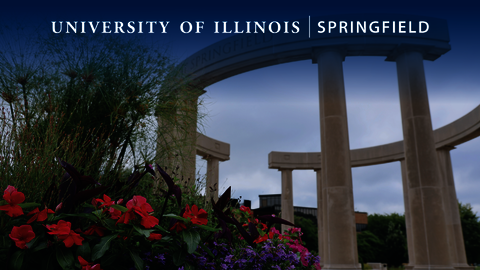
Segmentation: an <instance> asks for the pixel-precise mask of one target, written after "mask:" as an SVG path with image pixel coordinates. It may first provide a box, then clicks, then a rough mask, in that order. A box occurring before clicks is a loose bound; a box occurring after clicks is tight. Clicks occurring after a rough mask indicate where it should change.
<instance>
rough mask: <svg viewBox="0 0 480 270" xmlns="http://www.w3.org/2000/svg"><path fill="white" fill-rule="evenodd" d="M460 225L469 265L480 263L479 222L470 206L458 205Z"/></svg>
mask: <svg viewBox="0 0 480 270" xmlns="http://www.w3.org/2000/svg"><path fill="white" fill-rule="evenodd" d="M458 206H459V208H460V220H461V223H462V232H463V241H464V243H465V253H466V255H467V262H468V263H469V264H473V263H477V264H478V263H480V220H479V217H478V216H477V213H476V212H475V213H474V212H473V210H472V209H473V208H472V206H471V205H470V204H469V203H467V204H462V203H458Z"/></svg>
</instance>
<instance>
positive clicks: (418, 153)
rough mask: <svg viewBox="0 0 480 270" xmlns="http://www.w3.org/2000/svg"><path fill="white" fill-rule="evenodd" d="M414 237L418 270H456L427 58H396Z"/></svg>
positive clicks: (418, 54) (416, 55) (401, 55)
mask: <svg viewBox="0 0 480 270" xmlns="http://www.w3.org/2000/svg"><path fill="white" fill-rule="evenodd" d="M395 61H396V63H397V76H398V86H399V92H400V108H401V111H402V126H403V138H404V149H405V165H406V171H407V179H408V197H409V198H408V199H409V204H410V214H411V223H412V234H413V237H412V238H413V245H414V247H413V249H414V258H413V261H414V262H415V266H414V269H415V270H416V269H422V270H423V269H425V270H427V269H428V270H432V269H453V267H452V262H451V259H450V252H449V250H448V248H446V247H447V245H448V239H447V226H446V223H445V219H446V216H445V211H444V208H443V205H444V204H443V190H442V186H443V185H442V181H441V178H440V175H439V170H438V161H437V154H436V149H435V144H434V137H433V130H432V121H431V118H430V108H429V104H428V95H427V85H426V81H425V72H424V69H423V55H422V53H421V52H418V51H415V50H405V51H403V52H400V53H399V55H398V57H397V58H396V60H395Z"/></svg>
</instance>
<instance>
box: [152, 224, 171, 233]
mask: <svg viewBox="0 0 480 270" xmlns="http://www.w3.org/2000/svg"><path fill="white" fill-rule="evenodd" d="M153 228H154V229H155V230H158V231H161V232H164V233H168V234H169V233H170V231H168V230H167V229H165V228H163V227H161V226H158V225H155V227H153Z"/></svg>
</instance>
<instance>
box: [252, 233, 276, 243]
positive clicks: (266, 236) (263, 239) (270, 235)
mask: <svg viewBox="0 0 480 270" xmlns="http://www.w3.org/2000/svg"><path fill="white" fill-rule="evenodd" d="M273 235H274V233H273V232H269V233H266V234H264V235H263V236H259V237H258V238H257V239H255V241H253V242H254V243H257V244H258V243H261V242H263V241H266V240H267V239H273Z"/></svg>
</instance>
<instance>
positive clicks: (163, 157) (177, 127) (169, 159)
mask: <svg viewBox="0 0 480 270" xmlns="http://www.w3.org/2000/svg"><path fill="white" fill-rule="evenodd" d="M203 93H205V91H203V90H196V89H181V90H179V91H178V93H177V94H172V96H171V97H169V98H168V101H165V104H161V105H162V106H161V109H160V110H159V112H158V115H157V116H158V125H159V130H158V138H157V159H158V163H159V164H160V165H161V166H162V167H167V168H168V169H167V173H169V174H171V175H172V176H176V177H177V178H178V179H180V180H182V181H183V182H182V183H181V184H182V185H184V186H187V185H192V184H194V183H195V173H196V172H195V163H196V144H197V102H198V97H199V96H200V95H201V94H203Z"/></svg>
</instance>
